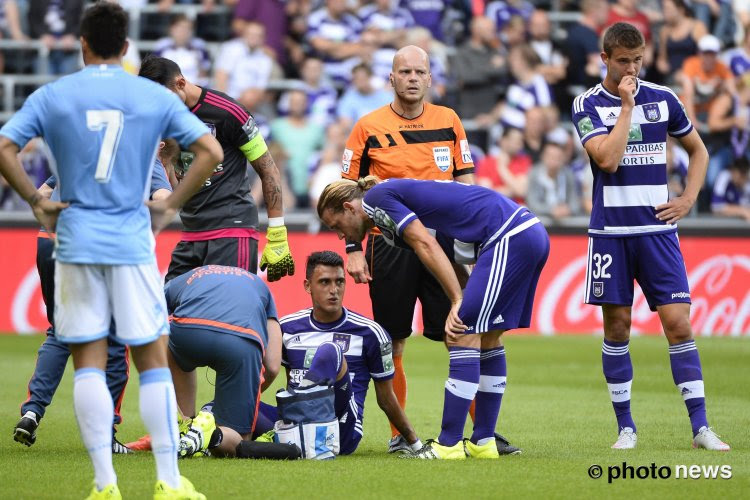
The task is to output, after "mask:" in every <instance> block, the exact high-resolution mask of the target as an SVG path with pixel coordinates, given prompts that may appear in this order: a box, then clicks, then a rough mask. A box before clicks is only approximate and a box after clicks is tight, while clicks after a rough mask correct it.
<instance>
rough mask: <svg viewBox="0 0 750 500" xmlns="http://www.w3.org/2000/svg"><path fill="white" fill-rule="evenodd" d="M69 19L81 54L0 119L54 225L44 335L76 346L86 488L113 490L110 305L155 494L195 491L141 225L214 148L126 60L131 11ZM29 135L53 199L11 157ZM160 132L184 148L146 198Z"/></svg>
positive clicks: (207, 163)
mask: <svg viewBox="0 0 750 500" xmlns="http://www.w3.org/2000/svg"><path fill="white" fill-rule="evenodd" d="M80 31H81V46H82V51H83V59H84V61H85V63H86V67H85V68H84V69H83V70H81V71H79V72H77V73H74V74H72V75H69V76H66V77H63V78H61V79H60V80H57V81H56V82H53V83H50V84H48V85H45V86H44V87H42V88H40V89H39V90H37V91H36V92H34V93H33V94H32V95H31V96H30V97H29V98H28V99H27V100H26V102H25V103H24V105H23V107H22V108H21V110H20V111H19V112H18V113H16V114H15V115H14V116H13V118H11V120H10V121H9V122H8V123H7V124H6V125H5V126H4V127H3V128H2V129H1V130H0V136H1V137H0V173H2V175H3V176H5V178H6V179H7V180H8V182H9V183H10V184H11V186H13V188H14V189H15V190H16V191H18V192H19V194H20V195H21V196H22V197H23V198H24V199H25V200H26V201H27V202H28V203H29V205H31V207H32V209H33V212H34V215H35V216H36V217H37V219H38V220H39V221H40V222H41V223H42V225H43V226H44V227H45V228H47V230H49V231H54V230H55V229H57V240H56V254H57V263H56V266H55V284H56V286H55V329H56V332H55V335H56V336H57V338H58V339H59V340H61V341H63V342H66V343H68V344H70V349H71V352H72V354H73V365H74V367H75V370H76V371H75V378H74V386H73V399H74V407H75V414H76V419H77V420H78V426H79V429H80V432H81V437H82V439H83V442H84V445H85V446H86V449H87V450H88V452H89V457H90V458H91V461H92V462H93V465H94V488H93V491H92V493H91V495H90V497H89V498H120V492H119V489H118V486H117V477H116V475H115V471H114V468H113V466H112V447H111V441H112V413H113V402H112V397H111V396H110V394H109V391H108V390H107V385H106V383H105V377H104V368H105V364H106V360H107V335H108V332H109V323H110V318H112V317H113V318H114V320H115V322H116V324H117V339H118V340H120V341H121V342H123V343H125V344H129V345H130V347H131V348H132V353H133V359H134V361H135V364H136V367H137V368H138V370H139V372H140V410H141V417H142V419H143V421H144V423H145V425H146V427H147V428H148V430H149V431H150V433H151V435H152V436H153V443H154V457H155V459H156V470H157V482H156V486H155V490H154V497H155V498H205V497H204V496H203V495H201V494H200V493H197V492H196V491H195V489H194V488H193V486H192V484H190V482H189V481H187V480H186V479H184V478H182V477H181V476H180V474H179V470H178V468H177V460H176V459H177V440H178V435H177V426H176V425H175V424H174V415H175V411H176V403H175V396H174V387H173V384H172V379H171V376H170V373H169V369H168V368H167V359H166V335H167V334H168V332H169V328H168V324H167V314H166V305H165V301H164V295H163V292H162V283H161V281H162V280H161V276H160V274H159V271H158V269H157V267H156V258H155V254H154V236H153V234H152V232H151V230H152V228H153V230H154V231H157V232H158V231H159V230H160V229H161V228H163V227H164V226H165V225H166V224H167V223H168V222H169V221H170V220H171V219H172V218H173V217H174V215H175V214H176V212H177V209H178V208H179V207H180V206H181V205H182V204H183V203H185V201H186V200H187V199H188V198H189V197H190V196H191V195H192V194H193V193H194V192H195V191H197V189H198V188H199V187H200V185H201V184H202V183H203V182H204V181H205V179H206V178H207V177H208V176H209V174H210V173H211V171H212V170H213V168H214V167H215V165H216V164H217V163H219V162H220V161H221V160H222V159H223V154H222V151H221V147H220V146H219V145H218V143H217V142H216V140H215V139H214V138H213V137H212V136H211V134H210V133H208V130H207V129H206V127H205V125H203V124H202V123H201V122H200V121H199V120H198V119H196V118H195V117H194V116H193V115H192V114H191V113H190V112H189V111H188V110H187V109H186V108H185V106H184V105H183V104H182V103H181V102H180V101H179V99H177V98H176V97H175V96H174V95H173V94H171V93H170V92H168V91H167V90H165V89H164V88H163V87H161V86H159V85H157V84H154V83H153V82H149V81H147V80H145V79H141V78H138V77H134V76H131V75H129V74H127V73H126V72H125V70H123V68H122V66H121V62H122V56H123V55H124V53H125V51H126V50H127V41H126V34H127V31H128V15H127V13H126V12H125V11H124V10H123V9H122V7H120V6H119V5H117V4H114V3H110V2H99V3H97V4H95V5H94V6H93V7H91V8H90V9H88V10H87V11H86V13H85V14H84V16H83V19H82V21H81V30H80ZM37 136H41V137H43V138H44V140H45V141H46V143H47V144H48V145H49V147H50V150H51V152H52V155H53V157H54V159H55V165H53V171H54V173H55V176H56V177H57V179H58V183H59V184H58V185H59V189H60V199H61V200H62V201H61V202H53V201H50V200H47V199H45V198H44V197H42V196H41V195H40V194H39V193H38V192H37V190H36V189H35V187H34V185H33V184H32V183H31V181H30V180H29V178H28V176H26V174H25V173H24V171H23V168H22V167H21V164H20V163H19V162H18V159H17V153H18V151H19V150H20V148H22V147H23V146H24V145H25V144H26V143H27V142H28V141H29V140H30V139H31V138H33V137H37ZM163 137H164V138H166V137H172V138H174V139H176V140H177V142H179V143H180V144H182V145H183V146H189V147H190V149H191V150H192V151H193V152H194V153H195V154H196V157H195V161H194V162H193V164H192V168H191V169H190V172H189V173H188V175H187V176H186V177H185V178H184V179H183V181H182V182H181V183H180V184H179V186H178V187H177V188H176V189H175V190H174V192H173V193H172V194H171V195H170V196H169V197H167V198H166V199H164V200H159V201H150V202H148V204H146V203H145V202H146V198H147V196H148V184H149V179H150V177H151V169H152V168H153V165H154V155H155V153H156V148H157V145H158V143H159V140H160V139H161V138H163ZM149 211H150V212H151V216H150V217H149ZM58 215H59V220H58Z"/></svg>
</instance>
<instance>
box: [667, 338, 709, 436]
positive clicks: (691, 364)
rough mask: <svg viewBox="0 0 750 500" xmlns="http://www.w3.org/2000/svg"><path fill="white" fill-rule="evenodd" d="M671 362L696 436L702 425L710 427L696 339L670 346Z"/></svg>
mask: <svg viewBox="0 0 750 500" xmlns="http://www.w3.org/2000/svg"><path fill="white" fill-rule="evenodd" d="M669 362H670V364H671V365H672V380H674V383H675V385H676V386H677V388H678V389H679V390H680V394H682V399H684V400H685V406H686V407H687V411H688V415H690V424H691V426H692V427H693V436H695V435H696V434H698V430H699V429H700V428H701V427H703V426H706V427H708V420H707V419H706V398H705V395H704V392H703V373H702V371H701V359H700V356H699V355H698V347H696V345H695V341H694V340H688V341H687V342H680V343H679V344H674V345H671V346H669Z"/></svg>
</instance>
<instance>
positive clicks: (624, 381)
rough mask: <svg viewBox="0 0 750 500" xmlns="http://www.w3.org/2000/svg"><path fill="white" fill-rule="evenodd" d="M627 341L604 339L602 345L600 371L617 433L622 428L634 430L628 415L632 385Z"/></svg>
mask: <svg viewBox="0 0 750 500" xmlns="http://www.w3.org/2000/svg"><path fill="white" fill-rule="evenodd" d="M628 345H629V341H625V342H613V341H610V340H607V339H604V343H603V344H602V369H603V371H604V378H605V379H606V380H607V388H608V389H609V398H610V399H611V400H612V407H613V408H614V410H615V416H616V417H617V432H618V433H619V432H620V431H621V430H622V429H623V428H625V427H630V428H631V429H633V432H635V431H636V429H635V422H633V417H632V415H631V414H630V395H631V386H632V385H633V363H632V362H631V361H630V348H629V347H628Z"/></svg>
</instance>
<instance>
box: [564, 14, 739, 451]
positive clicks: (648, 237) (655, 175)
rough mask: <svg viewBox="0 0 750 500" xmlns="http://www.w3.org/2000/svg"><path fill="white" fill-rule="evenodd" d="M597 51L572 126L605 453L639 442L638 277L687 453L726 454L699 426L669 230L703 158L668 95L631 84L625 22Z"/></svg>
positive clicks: (686, 321) (683, 211)
mask: <svg viewBox="0 0 750 500" xmlns="http://www.w3.org/2000/svg"><path fill="white" fill-rule="evenodd" d="M603 45H604V51H603V52H602V54H601V58H602V61H603V62H604V64H605V65H606V67H607V74H606V76H605V78H604V81H603V82H602V83H600V84H599V85H596V86H595V87H592V88H591V89H589V90H587V91H586V92H584V93H583V94H581V95H580V96H578V97H577V98H576V99H575V101H574V102H573V121H574V123H575V125H576V128H577V129H578V134H579V136H580V138H581V142H582V144H583V146H584V147H585V148H586V152H587V153H588V154H589V157H590V159H591V170H592V171H593V174H594V188H593V210H592V212H591V223H590V225H589V248H588V268H587V272H586V289H585V297H584V299H585V302H586V303H588V304H597V305H601V306H602V316H603V321H604V344H603V346H602V366H603V369H604V377H605V378H606V380H607V385H608V387H609V392H610V399H611V401H612V405H613V407H614V410H615V415H616V416H617V424H618V433H619V435H618V439H617V441H616V442H615V444H614V445H613V446H612V448H616V449H628V448H634V447H635V445H636V442H637V437H636V427H635V423H634V422H633V418H632V416H631V413H630V396H631V384H632V380H633V366H632V364H631V362H630V354H629V349H628V343H629V340H630V315H631V308H632V304H633V281H634V280H637V281H638V283H639V284H640V286H641V288H642V289H643V293H644V295H645V296H646V300H647V301H648V304H649V307H650V308H651V310H652V311H657V312H658V314H659V319H660V320H661V323H662V327H663V328H664V333H665V335H666V337H667V341H668V342H669V359H670V362H671V365H672V377H673V379H674V383H675V385H677V388H678V390H679V391H680V393H681V395H682V397H683V399H684V400H685V405H686V406H687V409H688V413H689V415H690V422H691V425H692V429H693V446H694V447H701V448H707V449H711V450H728V449H729V446H728V445H727V444H725V443H723V442H722V441H721V440H720V439H719V438H718V437H717V436H716V434H715V433H714V432H713V431H712V430H711V429H710V427H709V426H708V421H707V420H706V406H705V399H704V391H703V375H702V373H701V365H700V358H699V356H698V350H697V348H696V346H695V342H694V340H693V332H692V329H691V327H690V290H689V287H688V281H687V275H686V272H685V262H684V260H683V258H682V253H681V252H680V245H679V242H678V240H677V233H676V231H677V226H676V225H675V223H676V222H677V221H678V220H680V219H681V218H683V217H684V216H686V215H687V214H688V212H690V209H691V208H692V206H693V204H694V203H695V200H696V198H697V196H698V192H699V191H700V189H701V187H702V186H703V180H704V178H705V176H706V167H707V165H708V153H707V152H706V148H705V146H704V145H703V142H702V141H701V139H700V137H699V136H698V132H697V131H696V130H695V129H694V128H693V125H692V124H691V123H690V120H689V119H688V117H687V115H686V114H685V110H684V108H683V107H682V105H681V104H680V102H679V100H678V99H677V96H676V95H675V94H674V92H672V91H671V90H670V89H668V88H667V87H662V86H659V85H654V84H652V83H649V82H646V81H643V80H640V79H639V78H638V76H637V75H638V74H639V72H640V70H641V64H642V61H643V53H644V50H645V42H644V39H643V35H642V34H641V33H640V32H639V31H638V30H637V29H636V28H635V27H634V26H632V25H630V24H627V23H616V24H614V25H612V26H611V27H610V28H609V29H608V30H607V32H606V34H605V35H604V41H603ZM667 135H671V136H672V137H676V138H677V139H678V140H679V141H680V142H681V143H682V146H683V147H684V148H685V150H686V151H687V153H688V155H689V158H690V159H689V165H688V174H687V186H686V187H685V191H684V192H683V194H682V195H681V196H678V197H676V198H673V199H671V200H670V199H669V191H668V189H667V167H666V163H667V159H666V156H667Z"/></svg>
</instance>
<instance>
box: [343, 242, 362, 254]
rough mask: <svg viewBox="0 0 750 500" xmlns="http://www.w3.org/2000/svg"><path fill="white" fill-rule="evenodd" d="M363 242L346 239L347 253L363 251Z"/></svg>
mask: <svg viewBox="0 0 750 500" xmlns="http://www.w3.org/2000/svg"><path fill="white" fill-rule="evenodd" d="M361 251H362V242H360V241H349V240H346V253H352V252H361Z"/></svg>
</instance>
